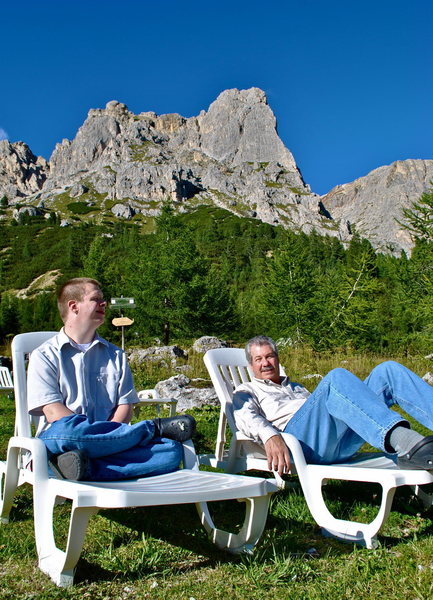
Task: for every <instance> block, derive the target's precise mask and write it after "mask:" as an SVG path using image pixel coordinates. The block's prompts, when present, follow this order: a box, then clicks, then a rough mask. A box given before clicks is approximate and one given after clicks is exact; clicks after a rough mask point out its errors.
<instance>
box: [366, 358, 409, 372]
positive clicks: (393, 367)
mask: <svg viewBox="0 0 433 600" xmlns="http://www.w3.org/2000/svg"><path fill="white" fill-rule="evenodd" d="M405 368H406V367H403V365H401V364H400V363H398V362H397V361H395V360H385V361H383V362H381V363H380V364H378V365H376V366H375V367H374V369H372V371H371V373H375V374H381V373H391V372H396V371H401V370H402V369H405Z"/></svg>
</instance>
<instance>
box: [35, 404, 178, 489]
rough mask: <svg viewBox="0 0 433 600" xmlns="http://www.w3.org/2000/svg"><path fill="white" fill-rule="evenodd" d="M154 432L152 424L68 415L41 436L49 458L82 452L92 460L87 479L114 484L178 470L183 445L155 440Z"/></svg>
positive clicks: (159, 439) (158, 438)
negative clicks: (121, 480)
mask: <svg viewBox="0 0 433 600" xmlns="http://www.w3.org/2000/svg"><path fill="white" fill-rule="evenodd" d="M154 432H155V425H154V423H153V421H140V422H139V423H135V424H134V425H126V424H125V423H115V422H114V421H95V422H94V423H90V422H89V420H88V419H87V417H86V416H85V415H70V416H67V417H63V418H62V419H59V420H58V421H55V422H54V423H52V424H51V425H50V427H49V428H48V429H47V430H45V431H43V432H42V434H41V435H40V437H41V439H42V440H43V441H44V443H45V445H46V447H47V450H48V455H49V456H52V455H57V454H62V453H63V452H68V451H70V450H82V451H83V452H84V453H85V454H86V455H87V456H88V457H89V458H90V459H91V460H90V475H89V480H93V481H113V480H117V479H133V478H135V477H143V476H147V475H160V474H161V473H171V472H172V471H175V470H176V469H177V468H178V467H179V464H180V462H181V460H182V456H183V451H182V445H181V444H180V443H179V442H176V441H174V440H169V439H167V438H160V437H156V438H155V437H154Z"/></svg>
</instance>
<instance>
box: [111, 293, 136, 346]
mask: <svg viewBox="0 0 433 600" xmlns="http://www.w3.org/2000/svg"><path fill="white" fill-rule="evenodd" d="M110 305H111V308H117V309H119V310H120V311H121V316H120V317H114V319H113V320H112V321H111V322H112V323H113V325H114V326H115V327H121V328H122V350H125V327H129V326H130V325H132V324H133V322H134V319H130V318H129V317H124V316H123V310H124V309H125V308H135V302H134V298H124V297H123V296H121V297H120V298H111V301H110Z"/></svg>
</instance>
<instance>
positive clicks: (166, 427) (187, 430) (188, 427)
mask: <svg viewBox="0 0 433 600" xmlns="http://www.w3.org/2000/svg"><path fill="white" fill-rule="evenodd" d="M153 422H154V423H155V437H165V438H170V439H171V440H176V441H177V442H185V441H186V440H189V439H191V438H192V436H193V434H194V432H195V419H194V417H191V415H179V416H178V417H168V418H167V419H153Z"/></svg>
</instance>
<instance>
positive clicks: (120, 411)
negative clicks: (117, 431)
mask: <svg viewBox="0 0 433 600" xmlns="http://www.w3.org/2000/svg"><path fill="white" fill-rule="evenodd" d="M131 418H132V405H131V404H119V405H118V406H117V407H116V408H115V410H114V412H113V414H112V416H111V417H110V421H115V422H116V423H129V422H130V420H131Z"/></svg>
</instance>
